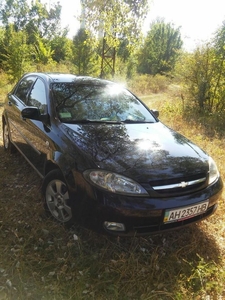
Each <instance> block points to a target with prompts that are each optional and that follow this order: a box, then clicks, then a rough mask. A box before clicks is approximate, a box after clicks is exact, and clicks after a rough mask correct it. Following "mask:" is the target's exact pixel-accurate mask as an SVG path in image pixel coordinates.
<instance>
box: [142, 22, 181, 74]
mask: <svg viewBox="0 0 225 300" xmlns="http://www.w3.org/2000/svg"><path fill="white" fill-rule="evenodd" d="M182 44H183V42H182V39H181V34H180V29H179V28H174V27H173V25H171V24H170V23H165V22H164V21H163V20H157V21H156V22H153V23H152V24H151V26H150V30H149V32H148V33H147V36H146V38H145V40H144V43H143V46H142V47H141V49H140V52H139V55H138V58H139V59H138V61H139V65H138V71H139V72H140V73H144V74H151V75H156V74H164V73H167V72H170V71H172V70H173V68H174V66H175V63H176V60H177V58H178V56H179V50H180V49H181V47H182Z"/></svg>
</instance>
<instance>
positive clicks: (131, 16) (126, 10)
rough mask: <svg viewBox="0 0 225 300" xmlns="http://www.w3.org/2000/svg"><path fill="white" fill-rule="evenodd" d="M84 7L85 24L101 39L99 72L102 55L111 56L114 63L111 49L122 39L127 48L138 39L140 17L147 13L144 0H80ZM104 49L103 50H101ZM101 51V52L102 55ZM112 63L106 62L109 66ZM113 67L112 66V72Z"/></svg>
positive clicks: (113, 52)
mask: <svg viewBox="0 0 225 300" xmlns="http://www.w3.org/2000/svg"><path fill="white" fill-rule="evenodd" d="M81 2H82V4H83V8H84V11H85V20H82V21H85V26H86V28H87V29H88V30H89V31H90V32H94V33H95V34H98V36H100V37H102V39H99V41H102V40H103V43H102V44H103V51H102V64H101V65H102V67H101V69H102V73H104V72H103V69H104V66H103V65H104V61H105V62H106V64H110V62H109V60H108V61H107V60H104V57H105V56H111V57H112V60H113V65H115V53H116V51H117V50H118V48H119V45H120V43H121V41H122V40H123V39H124V40H125V41H126V42H127V44H126V47H127V48H128V49H129V51H130V52H131V51H132V50H133V49H134V48H135V47H136V45H137V43H138V42H139V40H140V36H141V32H142V25H143V21H144V19H145V17H146V15H147V13H148V0H124V1H121V0H108V1H105V0H94V1H88V0H83V1H81ZM104 49H106V50H105V52H104ZM104 54H105V56H104ZM113 68H114V67H112V66H110V68H109V70H110V69H113ZM113 72H114V70H112V73H113Z"/></svg>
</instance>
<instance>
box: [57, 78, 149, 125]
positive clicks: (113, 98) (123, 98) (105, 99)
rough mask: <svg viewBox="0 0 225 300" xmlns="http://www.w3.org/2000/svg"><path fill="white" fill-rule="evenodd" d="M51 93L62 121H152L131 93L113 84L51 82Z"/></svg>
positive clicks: (147, 112)
mask: <svg viewBox="0 0 225 300" xmlns="http://www.w3.org/2000/svg"><path fill="white" fill-rule="evenodd" d="M52 92H53V97H54V102H55V105H56V110H57V114H58V117H59V119H60V120H61V121H62V122H68V123H74V122H92V121H93V122H124V121H125V122H127V123H132V122H155V119H154V117H153V116H152V115H151V113H150V112H149V111H148V110H147V109H146V108H145V107H144V106H143V105H142V103H141V102H140V101H139V100H138V99H137V98H136V97H135V96H134V95H132V94H131V93H130V92H129V91H128V90H126V89H123V88H121V87H120V86H119V85H116V84H95V83H94V82H92V83H89V84H87V83H82V82H79V83H54V84H53V86H52Z"/></svg>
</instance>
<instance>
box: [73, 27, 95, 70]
mask: <svg viewBox="0 0 225 300" xmlns="http://www.w3.org/2000/svg"><path fill="white" fill-rule="evenodd" d="M92 45H95V41H94V38H93V37H91V35H90V34H89V33H88V31H86V30H85V29H82V28H81V29H80V30H79V31H78V33H77V34H76V36H75V37H74V39H73V60H72V61H73V64H74V65H75V67H76V69H75V70H76V73H77V74H79V75H97V72H98V70H99V68H98V63H99V61H100V60H99V56H98V54H97V53H96V48H95V47H93V46H92ZM98 75H99V74H98Z"/></svg>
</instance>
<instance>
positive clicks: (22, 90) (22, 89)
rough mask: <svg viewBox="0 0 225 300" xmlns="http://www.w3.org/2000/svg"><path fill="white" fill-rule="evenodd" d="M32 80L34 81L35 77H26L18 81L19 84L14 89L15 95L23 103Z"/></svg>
mask: <svg viewBox="0 0 225 300" xmlns="http://www.w3.org/2000/svg"><path fill="white" fill-rule="evenodd" d="M34 81H35V77H26V78H24V79H23V80H22V81H21V82H20V84H19V85H18V87H17V89H16V92H15V95H16V96H17V97H18V98H19V99H20V100H22V101H23V102H25V103H26V99H27V98H26V97H27V94H28V92H29V91H30V88H31V86H32V84H33V83H34Z"/></svg>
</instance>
